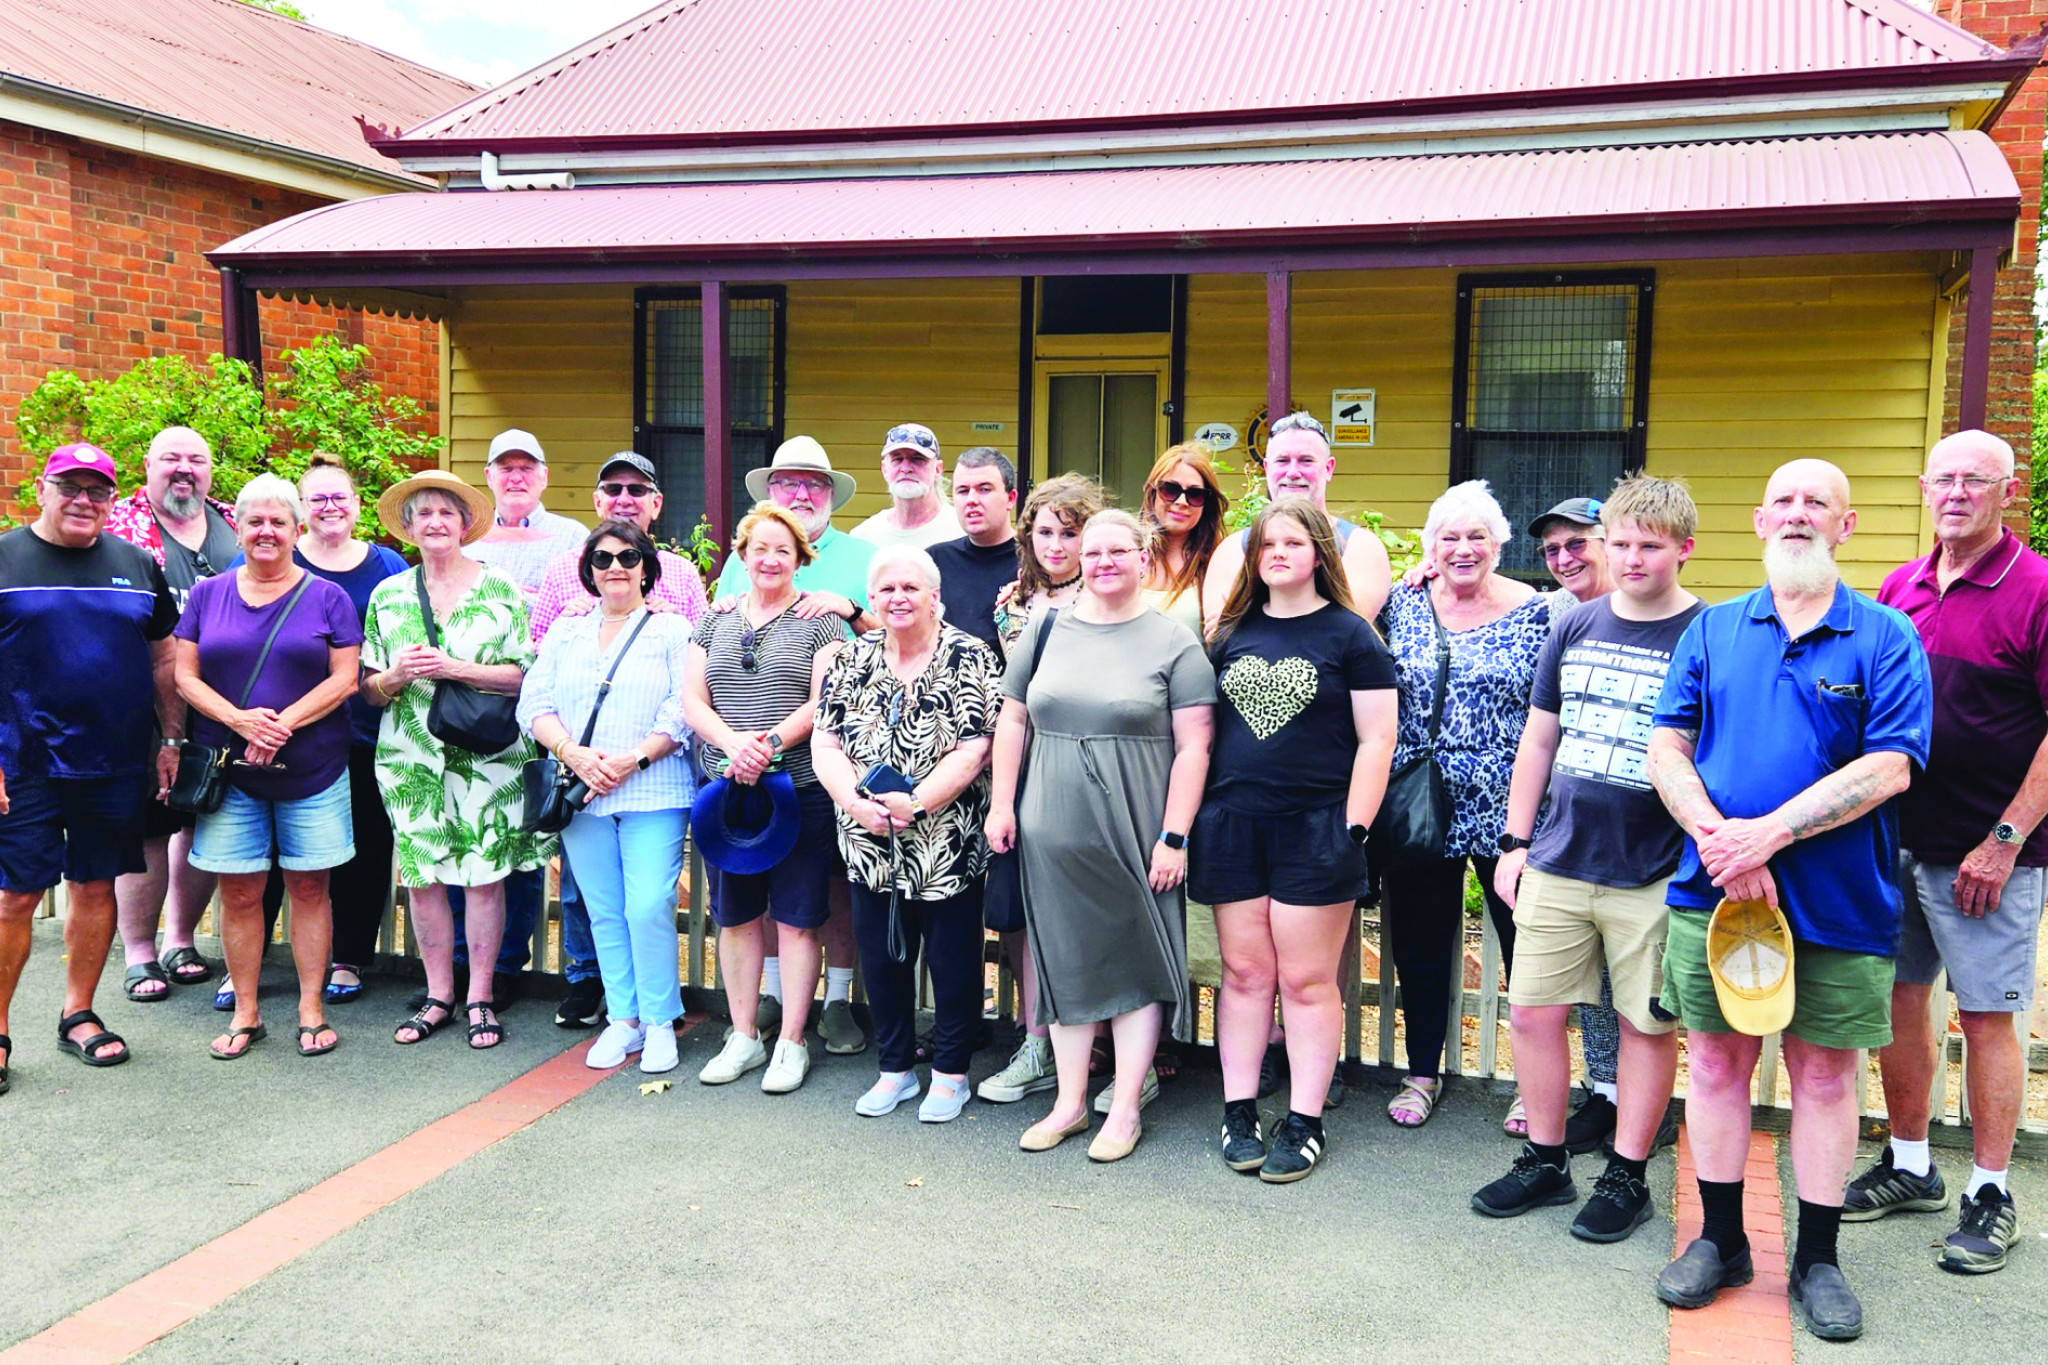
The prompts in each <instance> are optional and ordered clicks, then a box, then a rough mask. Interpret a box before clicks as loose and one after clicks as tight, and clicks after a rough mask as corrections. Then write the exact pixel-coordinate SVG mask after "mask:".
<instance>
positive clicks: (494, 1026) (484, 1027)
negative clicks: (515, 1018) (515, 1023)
mask: <svg viewBox="0 0 2048 1365" xmlns="http://www.w3.org/2000/svg"><path fill="white" fill-rule="evenodd" d="M497 1008H498V1007H497V1005H496V1003H495V1002H493V1001H489V1000H472V1001H470V1002H469V1005H468V1008H467V1013H468V1014H469V1017H470V1020H471V1023H470V1025H469V1045H470V1047H471V1048H472V1049H473V1050H475V1051H477V1052H482V1051H485V1050H486V1049H488V1048H494V1047H496V1046H497V1045H498V1043H502V1042H504V1041H505V1026H504V1025H503V1024H501V1023H499V1022H498V1015H497ZM479 1015H482V1016H484V1017H482V1018H479V1017H478V1016H479ZM486 1033H495V1034H497V1035H498V1037H497V1041H496V1042H489V1043H479V1042H478V1041H477V1038H478V1037H479V1036H481V1035H483V1034H486Z"/></svg>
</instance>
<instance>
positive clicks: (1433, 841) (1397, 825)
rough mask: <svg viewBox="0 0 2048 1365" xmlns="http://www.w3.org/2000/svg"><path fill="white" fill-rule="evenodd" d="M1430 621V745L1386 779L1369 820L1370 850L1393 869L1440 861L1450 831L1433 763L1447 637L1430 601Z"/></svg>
mask: <svg viewBox="0 0 2048 1365" xmlns="http://www.w3.org/2000/svg"><path fill="white" fill-rule="evenodd" d="M1425 591H1426V590H1425ZM1425 600H1427V599H1425ZM1429 620H1430V624H1431V625H1433V626H1435V627H1436V699H1435V704H1434V705H1433V706H1432V707H1431V708H1430V712H1429V744H1428V746H1427V747H1425V748H1424V749H1423V751H1422V752H1421V753H1419V754H1417V755H1416V756H1415V757H1413V758H1411V759H1409V760H1408V761H1407V762H1406V763H1404V764H1402V765H1401V766H1400V767H1399V768H1397V769H1396V770H1395V771H1394V773H1393V775H1392V776H1391V777H1389V778H1388V779H1387V794H1386V799H1384V800H1383V801H1381V802H1380V813H1379V818H1378V819H1376V820H1375V821H1373V831H1372V843H1373V851H1374V852H1376V853H1377V854H1378V855H1379V857H1380V858H1381V859H1382V860H1384V865H1386V866H1392V867H1406V866H1413V865H1415V864H1419V863H1426V862H1429V861H1432V860H1433V859H1437V858H1441V857H1443V856H1444V844H1445V842H1446V841H1447V839H1448V838H1449V836H1450V832H1451V795H1450V792H1449V790H1448V789H1447V788H1446V787H1445V786H1444V771H1443V769H1442V768H1441V767H1439V766H1438V764H1437V761H1436V741H1437V736H1438V735H1439V734H1440V733H1441V732H1442V730H1443V722H1444V694H1445V693H1446V692H1447V691H1449V688H1450V678H1451V637H1450V636H1449V635H1447V634H1445V633H1444V623H1443V622H1442V621H1440V620H1438V619H1437V614H1436V603H1434V602H1431V603H1429Z"/></svg>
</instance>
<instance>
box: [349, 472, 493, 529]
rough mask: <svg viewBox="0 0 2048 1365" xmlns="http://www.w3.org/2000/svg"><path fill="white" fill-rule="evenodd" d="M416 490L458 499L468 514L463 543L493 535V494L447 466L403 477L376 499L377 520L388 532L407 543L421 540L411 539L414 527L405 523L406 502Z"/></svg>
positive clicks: (465, 521)
mask: <svg viewBox="0 0 2048 1365" xmlns="http://www.w3.org/2000/svg"><path fill="white" fill-rule="evenodd" d="M415 493H445V494H447V495H448V496H449V497H451V498H453V499H455V501H456V503H457V504H458V505H460V506H461V507H462V509H463V511H464V512H466V513H467V514H468V515H467V517H466V518H465V520H464V522H463V526H462V543H463V544H464V545H469V544H472V543H474V542H476V541H479V540H482V539H483V538H484V537H485V536H486V535H489V534H490V530H491V516H492V512H493V510H494V508H495V506H496V504H494V503H493V502H492V501H491V495H490V494H488V493H486V492H484V491H483V490H482V489H481V488H478V487H476V486H474V485H473V484H467V483H464V482H463V481H462V480H461V479H459V478H457V477H456V476H455V475H453V474H451V473H449V472H448V471H447V470H445V469H426V470H422V471H420V472H419V473H417V474H415V475H413V476H412V477H411V478H409V479H400V480H399V481H398V482H397V483H394V484H392V485H391V487H389V488H387V489H385V490H384V492H383V494H382V496H380V497H379V498H378V499H377V519H378V520H379V521H381V522H383V523H384V529H385V530H386V531H389V532H390V533H391V534H392V535H394V536H396V537H398V539H400V540H402V541H404V542H405V543H406V544H408V545H417V544H418V543H419V542H418V541H415V540H414V539H413V538H412V528H411V527H409V526H407V525H406V524H405V518H404V511H405V504H406V502H407V500H408V499H410V498H411V497H412V495H413V494H415Z"/></svg>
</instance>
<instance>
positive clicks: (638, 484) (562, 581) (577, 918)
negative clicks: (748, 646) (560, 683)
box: [530, 450, 706, 1028]
mask: <svg viewBox="0 0 2048 1365" xmlns="http://www.w3.org/2000/svg"><path fill="white" fill-rule="evenodd" d="M592 503H593V506H594V507H595V508H596V511H597V519H598V521H599V522H606V521H630V522H632V523H633V524H634V525H635V526H638V527H639V528H640V529H641V530H643V531H648V530H649V528H651V527H652V526H653V524H654V519H655V518H656V517H658V516H660V515H661V487H660V485H659V484H658V483H657V482H656V481H655V474H654V463H653V461H651V460H649V459H648V458H647V457H646V456H644V455H639V454H636V453H634V452H633V451H630V450H622V451H620V452H619V453H618V454H616V455H614V456H612V457H611V458H610V459H609V460H606V461H605V462H604V467H603V468H602V469H600V470H598V472H597V490H596V493H595V494H594V496H593V498H592ZM582 553H583V547H582V546H581V545H578V546H577V547H576V548H575V549H573V550H570V551H569V552H568V553H567V554H564V555H562V556H560V557H559V558H557V559H556V560H555V561H554V562H553V563H551V564H549V565H548V567H547V571H546V572H545V573H543V574H542V575H541V580H540V590H539V592H538V594H537V595H536V596H535V598H534V602H533V610H532V612H531V613H530V615H531V618H532V622H533V639H534V643H535V644H538V643H540V640H541V637H542V636H544V635H546V634H547V633H548V627H550V626H552V625H553V624H554V623H555V622H556V621H558V620H560V619H561V618H562V617H564V616H580V615H582V614H583V613H584V612H587V611H589V610H591V609H592V608H593V607H595V606H596V605H597V599H596V598H595V597H592V596H591V595H590V593H589V592H587V591H586V590H585V589H584V587H583V583H582V580H581V579H580V578H579V577H578V576H577V573H576V561H577V559H578V558H579V557H580V556H581V555H582ZM660 558H661V578H660V580H659V581H658V582H656V583H655V585H654V591H653V592H652V593H651V594H649V595H648V599H647V605H648V608H649V610H652V611H674V612H680V613H682V615H683V617H684V619H686V620H688V621H690V622H692V623H695V622H696V621H697V620H698V618H700V617H702V616H703V615H704V612H705V610H706V604H705V600H704V579H703V577H702V576H701V575H700V574H699V573H698V572H697V566H696V565H695V564H692V563H691V562H690V561H689V560H687V559H684V558H683V557H682V556H681V555H679V554H676V553H675V552H673V551H671V550H663V551H661V552H660ZM562 957H563V960H564V966H563V971H562V976H563V978H564V979H565V980H566V981H567V983H568V989H567V990H566V991H565V992H564V993H563V995H562V1004H561V1008H560V1009H558V1010H557V1011H556V1012H555V1023H556V1024H557V1025H559V1026H561V1027H562V1028H589V1027H591V1026H592V1025H594V1024H596V1023H597V1022H598V1021H599V1019H600V1018H601V1016H602V1015H603V1013H604V983H603V982H602V981H600V980H599V979H598V973H597V945H596V944H595V943H594V942H593V941H592V940H591V937H590V916H589V914H588V912H587V911H585V910H584V908H583V897H582V896H581V895H579V894H578V893H577V890H576V879H575V877H574V876H573V875H571V873H570V871H569V861H568V859H567V858H566V857H565V858H563V860H562Z"/></svg>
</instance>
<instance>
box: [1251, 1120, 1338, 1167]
mask: <svg viewBox="0 0 2048 1365" xmlns="http://www.w3.org/2000/svg"><path fill="white" fill-rule="evenodd" d="M1322 1159H1323V1125H1322V1124H1320V1123H1316V1122H1313V1121H1311V1120H1309V1119H1305V1118H1303V1117H1302V1116H1301V1115H1299V1114H1292V1113H1290V1114H1289V1115H1288V1116H1287V1117H1286V1118H1284V1119H1282V1120H1280V1126H1279V1128H1277V1129H1275V1130H1274V1132H1273V1146H1272V1148H1271V1150H1269V1151H1268V1152H1267V1153H1266V1163H1265V1165H1263V1166H1261V1167H1259V1179H1261V1180H1263V1181H1265V1182H1266V1183H1267V1184H1268V1185H1291V1184H1293V1183H1294V1182H1295V1181H1297V1180H1302V1179H1306V1178H1307V1176H1308V1173H1309V1172H1310V1171H1313V1170H1314V1169H1315V1168H1316V1163H1317V1162H1318V1161H1321V1160H1322Z"/></svg>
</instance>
